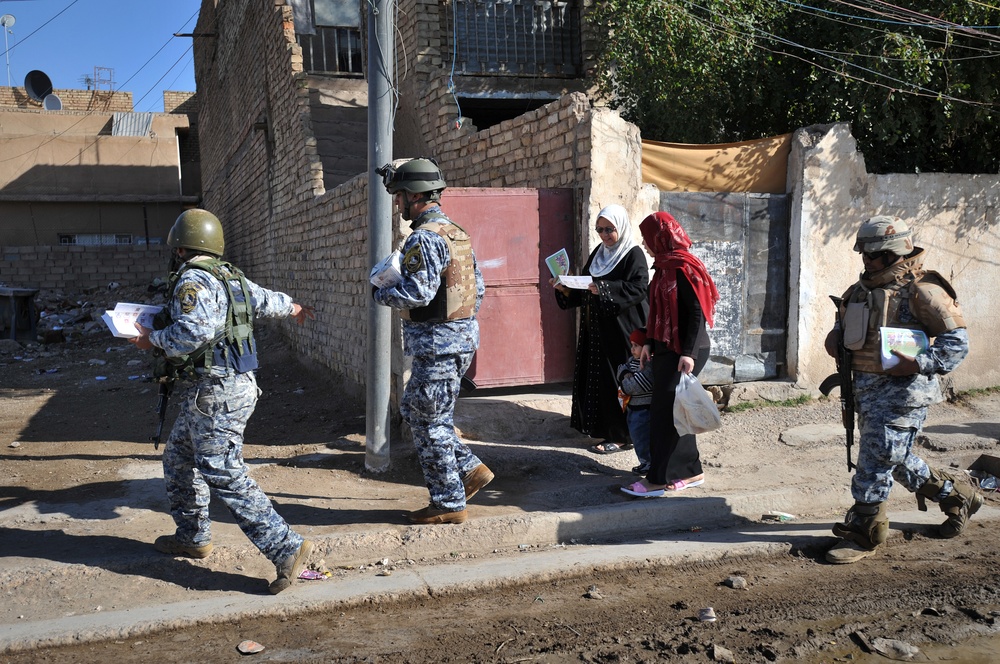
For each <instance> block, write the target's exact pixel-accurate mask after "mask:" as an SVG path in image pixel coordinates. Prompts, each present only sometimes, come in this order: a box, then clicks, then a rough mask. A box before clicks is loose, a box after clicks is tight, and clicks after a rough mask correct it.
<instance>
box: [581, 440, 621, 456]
mask: <svg viewBox="0 0 1000 664" xmlns="http://www.w3.org/2000/svg"><path fill="white" fill-rule="evenodd" d="M587 449H589V450H590V451H591V452H593V453H594V454H617V453H618V452H624V451H625V447H624V446H622V445H619V444H618V443H612V442H611V441H608V440H606V441H604V442H603V443H598V444H597V445H591V446H590V447H588V448H587Z"/></svg>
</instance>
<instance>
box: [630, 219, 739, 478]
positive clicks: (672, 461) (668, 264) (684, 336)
mask: <svg viewBox="0 0 1000 664" xmlns="http://www.w3.org/2000/svg"><path fill="white" fill-rule="evenodd" d="M639 230H640V232H641V233H642V239H643V241H644V242H645V245H646V249H647V250H648V251H649V252H650V253H651V254H653V270H654V271H655V272H654V274H653V279H652V281H651V282H650V283H649V317H648V320H647V321H646V336H647V341H646V346H645V348H644V349H643V353H642V361H643V362H647V361H650V350H651V351H652V362H653V400H652V404H651V405H650V427H649V447H650V457H651V462H650V469H649V473H647V475H646V477H645V479H643V480H641V481H639V482H635V483H634V484H631V485H629V486H627V487H622V491H624V492H625V493H627V494H629V495H631V496H637V497H640V498H654V497H657V496H662V495H664V493H666V492H667V491H682V490H684V489H686V488H688V487H692V486H698V485H700V484H703V483H704V482H705V475H704V473H703V472H702V467H701V458H700V457H699V455H698V443H697V440H696V439H695V437H694V435H688V436H679V435H678V434H677V428H676V427H675V426H674V391H675V390H676V389H677V383H678V382H679V381H680V376H681V374H682V373H694V375H696V376H697V375H698V372H700V371H701V370H702V368H703V367H704V366H705V363H706V362H708V355H709V349H710V348H711V342H710V341H709V338H708V330H707V328H706V327H705V324H706V323H708V326H709V327H711V326H712V325H713V316H714V314H715V304H716V302H718V301H719V291H718V289H716V287H715V283H714V282H713V281H712V277H711V276H709V274H708V271H707V270H706V269H705V264H704V263H702V262H701V260H699V259H698V258H697V257H696V256H695V255H694V254H692V253H690V252H689V251H688V247H690V246H691V239H690V238H689V237H688V235H687V233H685V232H684V229H683V228H681V225H680V224H679V223H677V220H676V219H674V218H673V217H672V216H671V215H670V214H668V213H666V212H657V213H655V214H651V215H649V216H648V217H646V218H645V219H643V221H642V223H641V224H639Z"/></svg>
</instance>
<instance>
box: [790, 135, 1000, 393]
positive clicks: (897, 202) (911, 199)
mask: <svg viewBox="0 0 1000 664" xmlns="http://www.w3.org/2000/svg"><path fill="white" fill-rule="evenodd" d="M789 190H790V191H791V193H792V194H793V202H792V224H791V226H792V251H791V256H792V264H791V266H790V269H791V279H790V282H791V286H792V296H791V301H790V307H789V321H790V324H789V353H788V358H789V371H790V373H791V375H793V376H797V380H798V382H799V383H800V384H802V385H804V386H807V387H816V386H817V385H818V384H819V382H820V381H821V380H822V379H823V378H824V377H826V376H827V375H829V374H830V373H832V372H833V371H834V363H833V360H832V359H831V358H830V357H829V356H827V354H826V353H825V352H824V350H823V340H824V338H825V336H826V333H827V331H828V330H829V329H830V328H831V326H832V324H833V320H834V308H833V304H832V303H831V301H830V299H829V297H827V296H828V295H840V294H842V293H843V291H844V290H845V289H846V288H847V287H848V286H850V284H851V283H853V282H854V281H855V280H856V279H857V276H858V274H859V273H860V272H861V271H862V270H863V266H862V264H861V260H860V257H859V256H858V254H856V253H854V252H853V250H852V249H853V246H854V237H855V234H856V233H857V229H858V226H859V225H860V224H861V222H862V221H863V220H864V219H866V218H867V217H870V216H873V215H876V214H890V215H897V216H899V217H901V218H903V219H904V220H906V222H907V223H908V224H910V225H911V227H912V228H914V230H915V239H916V244H917V246H920V247H924V248H926V249H927V250H928V252H927V259H926V262H925V267H926V268H928V269H932V270H936V271H937V272H939V273H940V274H942V275H943V276H944V277H945V278H946V279H948V280H949V281H950V282H951V284H952V285H953V286H954V287H955V289H956V290H957V292H958V296H959V302H960V304H961V305H962V308H963V313H964V314H965V319H966V322H967V323H968V326H969V335H970V337H971V342H970V353H969V357H968V358H967V359H966V361H965V362H964V363H963V365H962V366H961V367H960V368H959V369H958V371H956V372H955V373H954V374H953V375H952V376H951V377H950V379H951V381H952V385H953V386H954V387H955V388H956V389H959V390H964V389H969V388H976V387H988V386H995V385H1000V369H998V368H997V363H996V358H995V353H994V351H993V349H992V343H991V340H992V338H993V336H994V335H993V333H994V331H995V330H996V329H997V327H998V324H1000V320H998V317H1000V314H998V310H1000V294H998V292H997V291H996V289H994V288H993V284H996V283H1000V266H998V260H997V256H998V252H997V249H998V245H1000V242H998V229H1000V226H998V222H1000V219H998V213H997V210H998V205H1000V176H996V175H953V174H942V173H923V174H913V175H906V174H893V175H871V174H869V173H868V172H867V171H866V170H865V161H864V156H863V155H862V154H861V153H860V152H858V150H857V144H856V142H855V140H854V138H853V136H851V133H850V128H849V127H848V125H846V124H837V125H832V126H826V127H811V128H806V129H801V130H799V131H797V132H795V136H794V138H793V147H792V155H791V158H790V164H789Z"/></svg>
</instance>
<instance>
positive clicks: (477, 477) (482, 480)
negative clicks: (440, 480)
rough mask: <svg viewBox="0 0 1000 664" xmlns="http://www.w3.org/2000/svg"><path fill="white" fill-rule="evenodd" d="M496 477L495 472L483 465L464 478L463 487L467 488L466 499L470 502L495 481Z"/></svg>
mask: <svg viewBox="0 0 1000 664" xmlns="http://www.w3.org/2000/svg"><path fill="white" fill-rule="evenodd" d="M494 477H495V475H494V474H493V471H492V470H490V469H489V468H487V467H486V464H485V463H481V464H479V465H478V466H476V467H475V468H473V469H472V470H470V471H469V472H468V474H466V476H465V477H463V478H462V485H463V486H465V499H466V500H468V499H469V498H472V497H473V496H474V495H476V494H477V493H478V492H479V490H480V489H482V488H483V487H484V486H486V485H487V484H489V483H490V482H492V481H493V478H494Z"/></svg>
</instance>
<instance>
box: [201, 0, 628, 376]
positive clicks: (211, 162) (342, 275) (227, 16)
mask: <svg viewBox="0 0 1000 664" xmlns="http://www.w3.org/2000/svg"><path fill="white" fill-rule="evenodd" d="M403 4H404V5H405V6H401V8H400V12H399V16H400V22H399V26H398V27H399V34H400V39H401V40H402V41H403V42H405V43H407V53H409V54H411V59H410V60H409V66H410V68H409V69H408V70H407V71H406V72H405V75H403V76H402V80H401V81H400V92H401V95H403V96H404V97H405V98H407V99H411V100H412V99H419V100H420V103H419V104H411V105H410V106H404V105H401V107H400V110H399V111H398V113H399V114H400V115H404V114H405V115H407V116H408V117H409V118H410V119H411V120H412V121H413V122H412V124H413V126H419V127H420V132H421V134H422V136H420V137H419V138H420V139H422V140H423V141H424V142H425V144H426V146H427V148H428V149H427V152H425V154H433V155H436V156H437V157H438V158H439V159H440V160H441V165H442V168H443V170H444V173H445V177H446V179H447V181H448V184H449V186H451V187H495V188H498V187H538V188H542V187H544V188H570V189H573V190H575V191H576V192H577V193H576V195H575V199H576V205H577V206H578V207H579V208H580V210H581V212H582V211H585V210H589V209H590V208H591V207H593V205H594V204H595V203H592V202H591V200H590V198H591V193H590V192H591V189H592V186H591V181H590V178H591V177H592V175H591V172H590V168H591V161H592V160H591V151H592V149H593V145H594V143H595V138H599V137H598V136H597V135H596V133H595V132H597V131H600V130H601V129H602V127H603V125H601V124H599V123H595V118H597V117H598V116H597V115H595V114H596V113H598V112H597V111H594V110H592V109H591V107H590V103H589V101H588V100H587V99H586V97H584V96H583V95H580V94H572V95H567V96H565V97H563V98H561V99H559V100H557V101H555V102H553V103H551V104H549V105H547V106H545V107H543V108H540V109H537V110H535V111H532V112H530V113H528V114H526V115H523V116H520V117H518V118H515V119H513V120H509V121H507V122H503V123H501V124H499V125H497V126H495V127H491V128H490V129H487V130H484V131H481V132H476V133H472V132H470V131H468V130H467V129H461V130H455V129H454V128H453V121H454V118H453V115H454V113H453V108H452V107H451V106H449V104H450V102H449V101H448V99H449V98H450V93H449V92H448V89H447V74H448V72H447V70H446V68H445V67H444V61H443V59H442V57H441V55H440V49H441V38H440V29H439V27H438V25H437V20H438V19H437V13H438V3H437V2H435V1H434V0H404V3H403ZM212 5H213V3H206V4H205V5H204V6H203V8H202V13H201V16H200V19H199V25H198V28H197V30H198V31H199V32H218V34H219V38H217V39H202V40H196V43H195V69H196V76H197V81H198V97H199V106H200V108H199V124H200V126H199V134H200V137H201V142H202V167H203V189H204V206H205V207H206V208H207V209H210V210H212V211H213V212H215V213H216V214H218V216H219V217H220V219H221V220H222V222H223V226H224V227H225V230H226V239H227V248H226V254H227V257H228V258H229V259H230V260H232V261H233V262H234V263H236V264H237V265H239V266H240V267H241V268H243V269H244V270H245V271H246V273H247V275H248V276H249V277H250V278H251V279H253V280H254V281H256V282H257V283H259V284H261V285H263V286H266V287H268V288H273V289H276V290H280V291H283V292H286V293H289V294H290V295H292V296H293V297H294V298H295V299H296V301H298V302H301V303H303V304H312V305H314V306H315V307H316V309H317V319H316V320H315V321H310V322H309V323H307V324H306V325H304V326H301V327H300V326H297V325H292V324H290V323H285V324H283V325H282V326H281V329H282V330H283V331H284V334H285V335H286V336H287V337H288V339H289V342H290V344H291V345H292V347H293V348H294V349H295V350H296V352H298V353H299V354H300V355H302V356H304V357H308V358H311V359H312V360H313V361H315V362H316V363H317V364H319V365H321V366H324V367H327V368H329V369H330V370H331V373H333V374H334V375H336V376H339V377H341V378H342V379H343V381H344V383H345V385H346V386H348V387H349V388H351V389H355V390H362V391H363V390H364V385H365V370H366V356H365V351H366V339H367V325H368V313H367V312H368V302H369V298H370V287H369V285H368V281H367V277H368V272H369V268H370V265H369V259H368V247H367V241H368V229H367V226H368V211H367V201H368V178H367V175H366V174H359V176H358V177H356V178H354V179H352V180H349V181H348V182H345V183H344V184H342V185H339V186H338V187H336V188H335V189H331V190H329V191H327V190H325V189H324V187H323V179H322V166H321V163H320V160H319V157H318V155H317V152H316V148H315V143H316V141H315V136H314V135H313V133H312V130H311V121H310V117H309V106H308V92H309V91H308V87H307V78H306V75H305V73H304V72H303V71H302V58H301V51H300V49H299V47H298V45H297V44H296V43H295V40H294V28H293V25H292V16H291V10H290V8H289V7H287V6H285V5H284V4H283V3H282V0H231V1H230V2H226V3H217V4H215V5H214V6H212ZM414 16H416V17H419V20H417V21H413V20H410V19H409V18H406V17H414ZM399 73H400V74H401V75H402V74H404V72H399ZM399 124H400V120H399V119H397V126H399ZM616 129H617V127H616ZM621 136H624V140H625V141H626V142H628V141H633V140H635V141H636V144H635V145H632V146H631V148H630V151H629V150H626V152H628V153H629V155H630V156H631V157H634V160H635V169H634V171H635V178H636V179H635V181H634V182H632V180H630V179H629V177H631V176H632V173H631V172H628V173H627V175H628V177H624V176H622V171H621V169H618V170H616V171H615V172H616V176H618V177H617V180H618V182H616V186H619V187H623V188H634V189H638V188H639V183H638V182H639V181H638V179H637V178H638V143H637V140H638V136H637V134H636V135H635V136H632V135H630V134H628V132H627V131H625V132H622V134H621ZM602 140H607V141H611V142H614V141H619V140H620V137H619V136H617V135H616V136H612V137H610V138H605V139H602ZM411 156H412V155H411ZM501 195H502V194H501ZM581 217H582V218H585V217H586V214H582V215H581ZM397 223H398V220H397ZM395 233H396V235H397V237H398V236H400V235H401V231H400V229H399V228H396V229H395ZM582 235H583V238H582V239H581V243H582V244H583V245H585V246H582V247H581V248H580V251H586V250H587V249H589V245H588V244H587V242H588V238H587V237H586V233H583V234H582ZM394 338H395V339H396V341H395V342H394V353H393V358H394V373H395V374H397V383H396V388H397V389H398V387H399V383H398V374H400V373H401V370H400V364H399V362H398V359H399V356H400V353H399V348H398V344H399V341H398V329H397V333H396V335H395V337H394Z"/></svg>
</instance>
